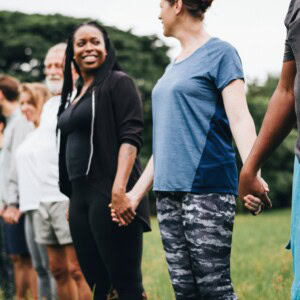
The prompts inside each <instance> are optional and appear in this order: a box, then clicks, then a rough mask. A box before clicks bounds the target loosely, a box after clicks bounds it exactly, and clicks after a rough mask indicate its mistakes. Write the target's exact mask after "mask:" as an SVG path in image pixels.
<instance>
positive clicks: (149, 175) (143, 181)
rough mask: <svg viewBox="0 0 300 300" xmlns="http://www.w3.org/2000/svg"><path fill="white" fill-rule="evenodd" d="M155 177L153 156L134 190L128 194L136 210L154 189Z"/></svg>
mask: <svg viewBox="0 0 300 300" xmlns="http://www.w3.org/2000/svg"><path fill="white" fill-rule="evenodd" d="M153 175H154V166H153V155H152V156H151V157H150V159H149V161H148V163H147V166H146V168H145V170H144V172H143V174H142V175H141V177H140V178H139V180H138V181H137V183H136V184H135V186H134V187H133V189H132V190H131V191H130V192H129V193H128V197H129V198H130V199H131V201H132V204H133V208H134V210H135V209H136V208H137V206H138V205H139V203H140V201H141V200H142V198H143V197H144V196H145V194H146V193H148V192H149V190H150V189H151V187H152V184H153Z"/></svg>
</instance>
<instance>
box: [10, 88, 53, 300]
mask: <svg viewBox="0 0 300 300" xmlns="http://www.w3.org/2000/svg"><path fill="white" fill-rule="evenodd" d="M20 92H21V93H20V99H19V103H20V108H21V112H22V114H23V115H24V116H25V118H26V119H27V121H29V122H31V123H32V124H33V125H34V128H35V129H34V130H33V131H32V132H30V133H29V134H28V135H27V136H26V138H25V139H24V141H23V142H22V143H21V144H20V145H19V147H18V148H17V149H16V152H15V156H14V158H13V162H12V164H15V167H14V171H15V174H14V176H11V177H10V181H9V190H11V191H12V192H11V199H13V198H15V201H14V202H18V204H19V210H20V211H21V212H22V213H23V214H24V215H25V236H26V242H27V246H28V248H29V252H30V255H31V258H32V263H33V266H34V268H35V270H36V272H37V276H38V298H39V299H40V300H42V299H46V300H52V299H53V300H54V299H56V291H55V280H54V278H53V277H52V276H51V273H50V270H49V266H48V255H47V249H46V247H45V246H44V245H41V244H38V243H37V242H36V241H35V236H36V234H35V231H36V228H34V225H33V218H34V215H35V214H36V211H37V210H38V208H39V203H40V191H39V183H38V178H39V174H38V170H37V167H36V165H37V164H36V157H35V149H36V147H37V146H38V145H39V143H40V139H39V135H38V126H39V122H40V115H41V111H42V107H43V105H44V103H45V102H46V101H47V100H48V98H49V97H50V92H49V91H48V89H47V87H46V86H45V85H44V84H41V83H27V84H22V86H21V88H20Z"/></svg>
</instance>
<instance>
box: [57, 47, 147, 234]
mask: <svg viewBox="0 0 300 300" xmlns="http://www.w3.org/2000/svg"><path fill="white" fill-rule="evenodd" d="M86 93H90V95H91V96H90V97H89V99H87V100H88V101H92V122H91V132H90V145H91V147H90V156H89V160H88V161H87V166H86V177H87V178H88V179H89V178H90V176H92V177H95V176H96V178H97V182H98V181H99V188H100V189H101V193H102V194H103V195H104V196H105V197H104V198H105V199H107V202H108V203H107V205H108V204H109V203H110V201H111V193H112V187H113V183H114V179H115V175H116V172H117V167H118V154H119V149H120V146H121V144H123V143H129V144H132V145H134V146H135V147H136V148H137V150H138V152H139V150H140V148H141V146H142V132H143V110H142V103H141V99H140V97H139V93H138V90H137V88H136V86H135V83H134V81H133V80H132V79H131V78H130V77H129V76H128V75H127V74H126V73H124V72H123V71H121V70H120V67H119V66H118V64H117V62H116V59H115V54H114V50H113V48H112V47H111V46H110V47H109V49H108V55H107V58H106V60H105V62H104V63H103V65H102V66H101V67H100V69H99V70H98V71H97V74H96V76H95V79H94V82H93V83H92V84H91V86H90V87H89V88H88V90H87V92H86ZM85 101H86V100H85ZM66 144H67V136H64V135H61V136H60V145H59V186H60V190H61V192H62V193H64V194H65V195H67V196H68V197H69V198H70V197H71V196H72V185H71V182H70V181H69V178H68V173H67V168H66ZM141 173H142V167H141V163H140V159H139V157H137V159H136V161H135V163H134V166H133V169H132V172H131V175H130V177H129V180H128V184H127V191H130V190H131V189H132V187H133V186H134V184H135V183H136V181H137V180H138V178H139V177H140V175H141ZM136 213H137V216H138V217H139V219H141V220H142V221H143V224H144V231H150V230H151V229H150V220H149V203H148V198H147V197H145V198H144V199H142V201H141V202H140V204H139V206H138V208H137V211H136Z"/></svg>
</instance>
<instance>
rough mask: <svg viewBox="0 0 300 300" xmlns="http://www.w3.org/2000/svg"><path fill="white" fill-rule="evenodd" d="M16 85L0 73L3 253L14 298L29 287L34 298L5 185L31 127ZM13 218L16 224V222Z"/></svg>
mask: <svg viewBox="0 0 300 300" xmlns="http://www.w3.org/2000/svg"><path fill="white" fill-rule="evenodd" d="M18 88H19V82H18V81H17V80H16V79H15V78H12V77H10V76H1V77H0V107H1V109H2V112H3V114H4V116H5V117H6V118H7V119H6V120H7V125H6V128H5V130H4V140H3V148H2V153H1V155H2V163H1V171H2V172H3V173H2V174H3V176H2V178H1V181H0V185H1V195H0V216H2V217H3V219H4V221H5V223H4V224H3V230H4V244H5V250H6V253H7V255H9V257H10V259H11V261H12V264H13V268H14V281H15V287H16V298H17V300H19V299H27V296H28V290H30V291H31V294H32V297H33V298H34V299H36V293H37V288H36V274H35V272H34V269H33V266H32V262H31V258H30V254H29V251H28V247H27V244H26V239H25V231H24V216H21V213H20V210H19V209H18V203H17V201H16V200H15V199H16V197H15V194H12V193H11V190H10V189H9V188H8V187H9V182H10V178H12V176H13V173H14V172H13V170H14V168H13V161H14V159H13V157H14V155H15V151H16V149H17V148H18V146H19V145H20V144H21V143H22V141H23V140H24V139H25V138H26V136H27V134H28V133H30V132H31V131H32V130H33V126H32V124H30V123H29V122H28V121H27V120H25V118H24V117H23V116H22V115H21V111H20V108H19V103H18V98H19V91H18ZM16 222H17V224H15V223H16ZM1 280H2V278H1ZM5 299H6V298H5ZM8 299H9V298H8Z"/></svg>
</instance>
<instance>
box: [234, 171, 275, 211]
mask: <svg viewBox="0 0 300 300" xmlns="http://www.w3.org/2000/svg"><path fill="white" fill-rule="evenodd" d="M268 192H269V187H268V184H267V183H266V182H265V181H264V180H263V179H262V178H261V177H260V176H254V175H249V174H246V172H244V171H243V169H242V171H241V175H240V184H239V197H240V199H241V201H242V202H243V203H244V205H245V207H246V208H247V209H248V210H249V211H250V212H251V213H252V214H254V215H257V214H259V213H260V212H261V211H262V209H263V208H264V207H268V208H271V207H272V202H271V200H270V199H269V197H268V194H267V193H268Z"/></svg>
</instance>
